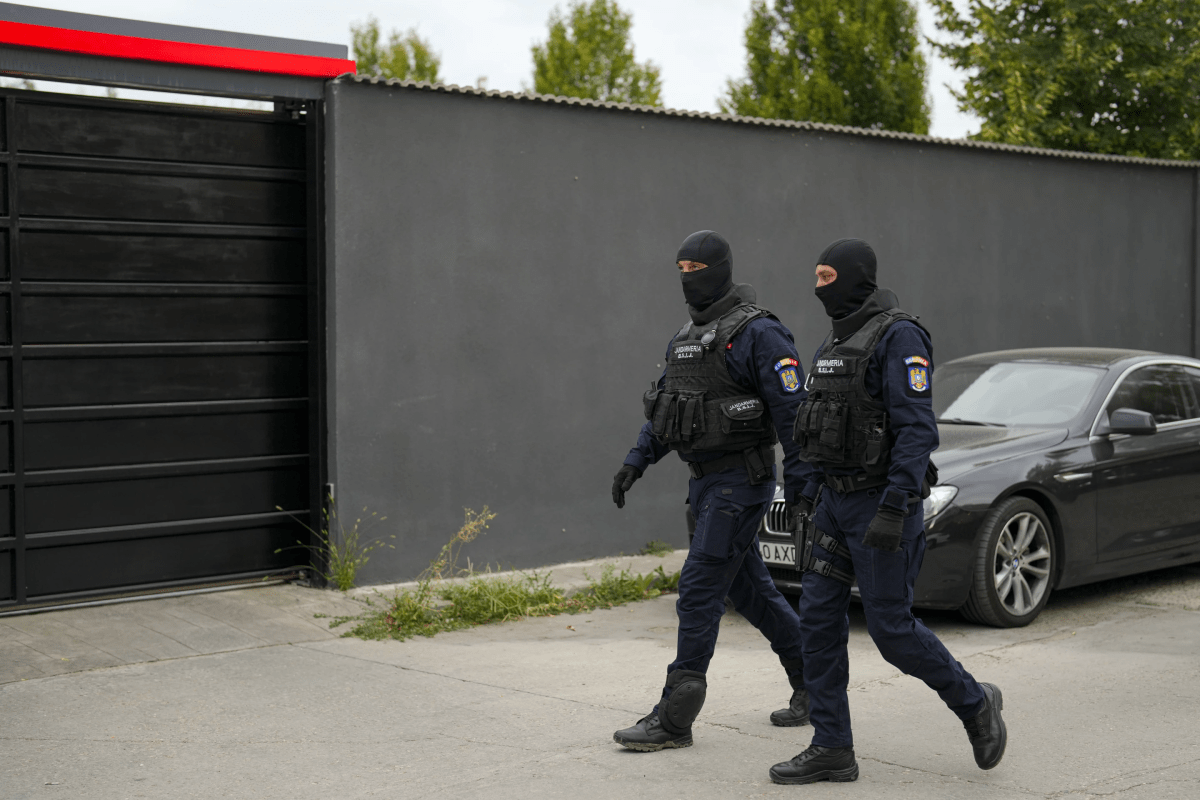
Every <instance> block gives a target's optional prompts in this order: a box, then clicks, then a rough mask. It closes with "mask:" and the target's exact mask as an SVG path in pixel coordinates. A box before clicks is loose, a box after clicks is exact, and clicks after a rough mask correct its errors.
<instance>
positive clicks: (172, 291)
mask: <svg viewBox="0 0 1200 800" xmlns="http://www.w3.org/2000/svg"><path fill="white" fill-rule="evenodd" d="M6 290H7V284H4V283H0V292H4V291H6ZM21 294H22V295H23V296H24V297H46V296H50V295H53V296H55V297H63V296H72V297H92V298H99V297H305V296H307V294H308V287H306V286H302V285H297V284H294V283H151V282H147V281H143V282H141V283H107V282H92V281H54V282H38V281H22V282H21ZM300 338H303V337H300Z"/></svg>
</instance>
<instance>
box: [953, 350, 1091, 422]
mask: <svg viewBox="0 0 1200 800" xmlns="http://www.w3.org/2000/svg"><path fill="white" fill-rule="evenodd" d="M1103 374H1104V371H1103V370H1101V369H1095V368H1092V367H1078V366H1072V365H1068V364H1046V363H1034V362H1022V361H1012V362H1003V363H1000V364H979V363H969V362H968V363H963V364H953V363H952V364H947V365H946V366H944V367H942V368H941V369H939V370H938V371H937V373H936V374H935V375H934V381H935V387H934V392H933V410H934V413H935V414H936V415H937V418H938V420H939V421H941V422H960V423H967V424H971V423H975V424H983V425H1062V424H1064V423H1066V422H1069V421H1070V420H1072V419H1074V418H1075V417H1076V416H1077V415H1078V414H1079V413H1080V412H1081V411H1083V407H1084V405H1085V404H1086V403H1087V401H1088V398H1089V397H1090V396H1091V394H1092V390H1093V389H1094V388H1095V387H1096V383H1097V382H1098V381H1099V380H1100V376H1102V375H1103Z"/></svg>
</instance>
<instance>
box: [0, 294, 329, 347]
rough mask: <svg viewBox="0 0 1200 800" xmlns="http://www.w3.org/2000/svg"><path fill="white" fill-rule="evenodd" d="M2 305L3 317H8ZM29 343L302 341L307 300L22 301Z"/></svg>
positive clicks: (34, 298)
mask: <svg viewBox="0 0 1200 800" xmlns="http://www.w3.org/2000/svg"><path fill="white" fill-rule="evenodd" d="M3 307H4V302H2V301H0V318H3V317H5V316H6V315H5V314H4V311H3ZM24 311H25V325H24V335H25V341H26V342H28V343H29V344H59V343H67V342H72V343H79V344H88V343H107V342H162V341H176V342H181V341H202V342H215V341H223V340H224V341H240V340H249V341H279V340H284V341H287V340H293V341H294V340H296V339H302V338H303V337H304V335H305V329H306V325H305V323H306V321H307V318H306V315H307V312H308V308H307V299H306V298H304V297H162V296H159V297H154V296H150V297H112V296H101V297H45V296H33V295H31V296H28V297H26V298H25V300H24Z"/></svg>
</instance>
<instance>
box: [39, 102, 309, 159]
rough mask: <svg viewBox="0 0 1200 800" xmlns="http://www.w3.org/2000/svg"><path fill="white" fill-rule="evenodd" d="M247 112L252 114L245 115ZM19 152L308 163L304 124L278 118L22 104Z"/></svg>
mask: <svg viewBox="0 0 1200 800" xmlns="http://www.w3.org/2000/svg"><path fill="white" fill-rule="evenodd" d="M247 116H248V115H247ZM16 126H17V141H18V142H20V145H19V152H22V153H30V152H40V153H61V154H63V155H90V156H107V157H110V158H139V159H157V160H167V161H192V162H200V163H206V164H234V165H241V166H263V167H293V168H297V169H300V168H303V166H304V129H303V127H301V126H300V125H298V124H294V125H288V124H280V122H279V120H278V119H275V120H262V121H259V120H254V119H249V118H248V119H244V120H233V119H230V118H228V117H225V118H221V119H211V118H206V117H204V116H202V115H198V114H185V113H170V112H167V113H164V112H163V111H162V110H158V109H156V110H155V111H153V112H147V111H140V110H116V109H114V110H105V109H96V108H92V109H88V110H87V111H81V110H80V109H79V108H74V107H70V106H55V105H44V104H40V103H21V104H19V105H18V106H17V118H16Z"/></svg>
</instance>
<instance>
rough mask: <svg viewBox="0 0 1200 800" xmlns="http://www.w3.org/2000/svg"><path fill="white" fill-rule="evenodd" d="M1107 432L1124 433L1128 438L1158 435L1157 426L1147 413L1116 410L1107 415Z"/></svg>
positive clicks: (1123, 409)
mask: <svg viewBox="0 0 1200 800" xmlns="http://www.w3.org/2000/svg"><path fill="white" fill-rule="evenodd" d="M1108 428H1109V430H1108V432H1109V433H1125V434H1128V435H1130V436H1149V435H1150V434H1152V433H1158V425H1156V424H1155V422H1154V416H1153V415H1152V414H1151V413H1150V412H1149V411H1136V410H1134V409H1132V408H1118V409H1116V410H1115V411H1113V412H1112V413H1110V414H1109V415H1108Z"/></svg>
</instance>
